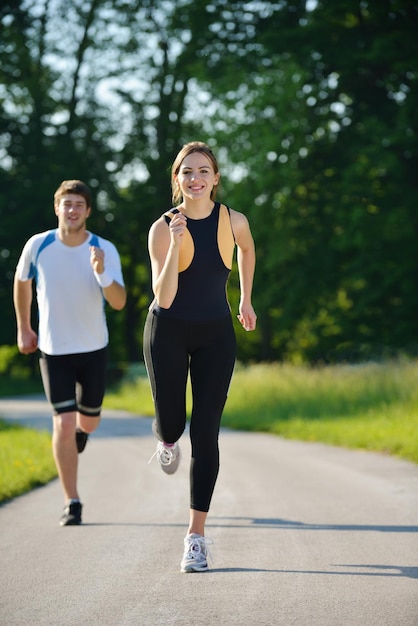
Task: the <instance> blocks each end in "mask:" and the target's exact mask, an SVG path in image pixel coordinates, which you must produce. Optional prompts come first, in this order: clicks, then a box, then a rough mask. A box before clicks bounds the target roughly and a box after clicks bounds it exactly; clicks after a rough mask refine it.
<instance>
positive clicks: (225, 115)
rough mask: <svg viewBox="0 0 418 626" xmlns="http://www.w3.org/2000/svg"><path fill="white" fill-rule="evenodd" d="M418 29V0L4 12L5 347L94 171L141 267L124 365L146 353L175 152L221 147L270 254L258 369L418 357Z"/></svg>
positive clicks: (123, 342) (260, 244)
mask: <svg viewBox="0 0 418 626" xmlns="http://www.w3.org/2000/svg"><path fill="white" fill-rule="evenodd" d="M417 27H418V3H414V2H410V1H407V0H382V1H381V2H379V3H372V2H366V1H358V0H336V2H333V3H326V2H323V3H321V2H315V1H313V0H310V1H308V2H306V3H305V2H296V1H291V0H283V1H282V2H277V3H275V2H257V3H248V2H239V1H237V2H227V1H224V0H214V1H213V2H210V3H207V2H201V1H200V0H195V1H194V2H189V1H188V0H185V1H184V2H182V3H178V2H166V3H160V2H153V1H152V0H148V1H147V0H145V1H139V0H138V1H136V0H131V1H125V0H113V1H112V0H90V1H89V2H85V1H81V0H67V1H66V2H63V1H62V0H45V1H44V2H41V3H40V2H34V1H30V0H27V1H25V2H23V1H21V0H20V1H18V0H16V1H14V2H10V3H7V2H6V3H3V5H2V8H1V9H0V28H1V35H0V223H1V228H0V271H1V274H0V306H1V310H2V324H1V327H0V345H2V344H8V345H11V344H13V343H14V342H15V322H14V313H13V308H12V304H11V284H12V278H13V273H14V268H15V264H16V261H17V258H18V256H19V254H20V251H21V248H22V245H23V243H24V241H25V240H26V239H27V237H29V236H30V235H31V234H32V233H34V232H38V231H40V230H43V229H48V228H51V227H53V226H54V225H55V222H54V217H53V213H52V196H53V192H54V190H55V189H56V187H57V186H58V184H59V183H60V182H61V180H63V179H64V178H73V177H77V178H81V179H83V180H85V181H86V182H87V183H88V184H89V185H90V186H91V187H92V189H93V193H94V207H95V209H94V213H93V215H92V217H91V219H90V225H89V227H90V228H91V230H95V231H96V232H98V233H99V234H101V235H103V236H105V237H108V238H110V239H112V241H114V242H115V243H116V244H117V246H118V249H119V250H120V252H121V256H122V260H123V265H124V274H125V279H126V282H127V286H128V292H129V299H128V305H127V307H126V310H125V311H124V312H123V313H118V314H117V315H113V314H112V312H110V314H109V319H110V325H111V335H112V342H111V345H112V354H113V360H114V361H118V362H122V361H137V360H140V358H141V348H142V343H141V342H142V327H143V321H144V317H145V314H146V310H147V307H148V304H149V301H150V298H151V293H150V278H149V265H148V253H147V249H146V239H147V232H148V228H149V226H150V224H151V223H152V221H153V220H154V219H155V218H156V217H157V216H158V215H160V214H161V213H162V212H163V211H164V210H166V208H167V207H168V206H169V204H170V189H169V167H170V164H171V161H172V159H173V157H174V155H175V154H176V152H177V151H178V149H179V147H180V146H181V145H182V143H184V142H186V141H190V140H192V139H202V140H204V141H208V142H210V144H211V145H212V147H213V148H214V150H215V151H216V153H217V154H218V156H219V161H220V165H221V172H222V175H223V176H222V187H223V196H222V199H223V200H224V201H226V202H227V203H228V204H229V205H230V206H232V207H234V208H236V209H238V210H241V211H243V212H244V213H246V214H247V215H248V217H249V219H250V222H251V225H252V230H253V234H254V237H255V240H256V245H257V258H258V263H257V273H256V281H255V288H254V304H255V306H256V309H257V313H258V315H259V328H258V330H257V332H256V333H251V334H245V333H240V332H239V333H238V342H239V355H240V358H241V359H244V360H246V359H251V360H263V359H267V360H278V359H291V360H296V361H297V360H304V361H309V362H316V361H329V360H331V361H332V360H340V359H348V360H358V359H362V358H369V357H373V356H380V355H382V354H383V355H384V354H391V353H393V352H397V351H403V352H407V353H408V352H409V353H415V351H416V346H417V340H416V337H417V336H418V322H417V310H418V301H417V300H418V295H417V294H418V290H417V276H418V271H417V270H418V267H417V263H418V262H417V255H416V252H415V249H416V245H415V241H416V239H417V234H418V233H417V229H418V216H417V208H416V207H417V205H418V202H417V200H418V189H417V182H416V180H417V172H418V163H417V144H416V132H417V115H418V113H417V111H418V88H417V80H418V67H417V65H418V49H417V48H418V45H417V38H416V32H417ZM230 282H231V304H232V307H233V309H234V312H235V309H236V307H237V276H236V272H234V273H233V275H232V276H231V281H230Z"/></svg>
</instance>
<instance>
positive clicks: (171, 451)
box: [148, 441, 177, 465]
mask: <svg viewBox="0 0 418 626" xmlns="http://www.w3.org/2000/svg"><path fill="white" fill-rule="evenodd" d="M176 448H177V446H176V445H175V444H174V445H173V446H170V447H167V446H165V445H164V444H163V442H162V441H159V442H158V444H157V449H156V451H155V452H154V454H153V455H152V457H151V458H150V460H149V461H148V464H149V463H151V461H152V459H153V458H154V457H155V456H156V457H157V459H158V462H159V463H160V465H170V464H171V463H172V462H173V461H175V459H176V456H177V454H176Z"/></svg>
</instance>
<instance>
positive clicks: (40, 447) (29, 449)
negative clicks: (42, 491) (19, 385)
mask: <svg viewBox="0 0 418 626" xmlns="http://www.w3.org/2000/svg"><path fill="white" fill-rule="evenodd" d="M0 468H1V471H0V502H3V501H4V500H8V499H10V498H14V497H15V496H18V495H20V494H22V493H25V492H26V491H29V490H30V489H33V488H34V487H38V486H40V485H44V484H45V483H47V482H49V481H50V480H52V479H53V478H55V477H56V475H57V472H56V469H55V464H54V460H53V457H52V453H51V435H50V434H49V433H48V432H39V431H35V430H32V429H29V428H24V427H22V426H19V425H18V424H10V423H6V422H4V421H3V420H0Z"/></svg>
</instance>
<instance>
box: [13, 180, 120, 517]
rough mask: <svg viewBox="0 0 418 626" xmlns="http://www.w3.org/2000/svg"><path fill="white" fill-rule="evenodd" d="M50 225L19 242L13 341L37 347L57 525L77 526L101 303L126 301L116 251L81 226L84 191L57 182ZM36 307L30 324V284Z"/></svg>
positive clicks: (75, 183)
mask: <svg viewBox="0 0 418 626" xmlns="http://www.w3.org/2000/svg"><path fill="white" fill-rule="evenodd" d="M54 210H55V215H56V216H57V218H58V228H56V229H54V230H50V231H46V232H42V233H38V234H36V235H33V236H32V237H31V238H30V239H29V240H28V241H27V242H26V244H25V246H24V248H23V251H22V254H21V257H20V259H19V262H18V265H17V269H16V274H15V280H14V293H13V298H14V306H15V311H16V320H17V345H18V348H19V351H20V352H22V353H23V354H30V353H32V352H35V351H36V350H38V349H39V351H40V370H41V376H42V382H43V386H44V390H45V394H46V397H47V398H48V401H49V402H50V404H51V407H52V412H53V434H52V450H53V455H54V459H55V464H56V467H57V470H58V475H59V478H60V481H61V485H62V488H63V491H64V499H65V500H64V512H63V514H62V517H61V519H60V525H61V526H70V525H78V524H81V521H82V504H81V501H80V497H79V493H78V490H77V466H78V453H79V452H82V451H83V450H84V447H85V445H86V443H87V438H88V436H89V434H90V433H92V432H93V431H94V430H96V428H97V427H98V425H99V422H100V415H101V407H102V401H103V396H104V392H105V380H106V367H107V345H108V329H107V323H106V316H105V310H104V306H105V301H107V302H108V303H109V305H110V306H111V307H112V308H113V309H117V310H121V309H123V307H124V306H125V303H126V291H125V287H124V282H123V276H122V270H121V263H120V258H119V254H118V252H117V250H116V248H115V246H114V245H113V244H112V243H111V242H110V241H107V240H106V239H103V238H101V237H98V236H97V235H93V234H92V233H90V232H89V231H88V230H87V229H86V221H87V218H88V217H89V215H90V213H91V194H90V190H89V188H88V187H87V185H85V184H84V183H83V182H82V181H80V180H65V181H63V182H62V183H61V185H60V186H59V187H58V189H57V191H56V192H55V194H54ZM33 280H35V282H36V299H37V304H38V312H39V326H38V329H37V331H36V330H34V329H33V328H32V324H31V309H32V281H33Z"/></svg>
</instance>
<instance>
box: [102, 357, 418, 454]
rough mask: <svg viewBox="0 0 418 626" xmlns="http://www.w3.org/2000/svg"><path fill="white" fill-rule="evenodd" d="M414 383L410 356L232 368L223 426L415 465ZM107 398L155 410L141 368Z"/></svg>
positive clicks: (417, 366) (116, 404) (417, 376)
mask: <svg viewBox="0 0 418 626" xmlns="http://www.w3.org/2000/svg"><path fill="white" fill-rule="evenodd" d="M417 381H418V363H416V362H415V361H409V360H397V361H393V362H384V363H366V364H359V365H333V366H324V367H318V368H312V367H297V366H293V365H286V364H285V365H280V364H259V365H251V366H249V367H244V366H240V365H238V366H237V367H236V370H235V373H234V377H233V379H232V383H231V388H230V392H229V397H228V401H227V404H226V407H225V411H224V416H223V420H222V424H223V426H228V427H230V428H235V429H241V430H248V431H262V432H269V433H273V434H276V435H280V436H282V437H285V438H289V439H300V440H303V441H320V442H324V443H329V444H333V445H338V446H344V447H349V448H360V449H365V450H375V451H379V452H385V453H389V454H393V455H396V456H399V457H402V458H404V459H407V460H409V461H413V462H414V463H418V385H417ZM105 403H106V406H108V407H112V408H118V409H125V410H127V411H133V412H135V413H139V414H142V415H153V411H154V408H153V404H152V398H151V393H150V389H149V384H148V381H147V379H146V377H145V375H144V374H143V373H142V374H140V375H139V376H137V377H136V378H134V379H131V380H130V381H128V382H126V383H123V384H122V385H121V386H120V387H119V388H118V389H117V390H116V391H115V392H113V393H111V394H108V395H107V397H106V401H105ZM190 404H191V400H190V389H189V390H188V406H189V407H190Z"/></svg>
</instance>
